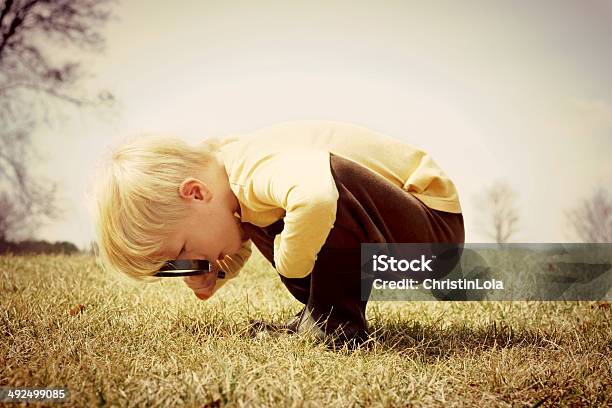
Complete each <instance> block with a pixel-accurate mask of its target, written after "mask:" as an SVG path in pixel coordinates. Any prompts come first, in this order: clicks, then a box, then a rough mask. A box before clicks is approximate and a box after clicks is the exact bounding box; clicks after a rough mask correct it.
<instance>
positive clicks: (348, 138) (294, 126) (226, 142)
mask: <svg viewBox="0 0 612 408" xmlns="http://www.w3.org/2000/svg"><path fill="white" fill-rule="evenodd" d="M330 152H331V153H334V154H335V155H338V156H342V157H344V158H346V159H349V160H352V161H354V162H356V163H358V164H360V165H362V166H365V167H367V168H368V169H370V170H372V171H374V172H375V173H378V174H379V175H381V176H383V177H384V178H386V179H387V180H389V181H390V182H391V183H393V184H395V185H396V186H398V187H401V188H402V189H404V190H405V191H407V192H409V193H411V194H413V195H414V196H415V197H417V198H418V199H419V200H420V201H422V202H423V203H424V204H425V205H427V206H428V207H430V208H433V209H437V210H441V211H446V212H452V213H461V206H460V204H459V197H458V193H457V190H456V188H455V186H454V184H453V182H452V181H451V180H450V178H449V177H448V176H446V174H445V173H444V172H443V171H442V170H441V169H440V168H439V167H438V165H437V164H436V163H435V162H434V161H433V159H432V158H431V157H430V156H429V155H428V154H427V153H426V152H424V151H423V150H421V149H419V148H417V147H415V146H413V145H410V144H407V143H405V142H402V141H399V140H397V139H394V138H391V137H389V136H385V135H383V134H380V133H378V132H375V131H373V130H371V129H368V128H365V127H363V126H359V125H355V124H351V123H346V122H338V121H330V120H297V121H288V122H281V123H278V124H275V125H271V126H267V127H264V128H261V129H258V130H256V131H254V132H252V133H250V134H246V135H239V134H230V135H227V136H225V137H223V138H222V146H221V156H222V159H223V162H224V164H225V168H226V170H227V174H228V176H229V183H230V188H231V189H232V191H233V192H234V194H235V195H236V197H237V198H238V201H239V203H240V209H241V221H242V222H249V223H251V224H254V225H257V226H260V227H265V226H268V225H270V224H272V223H274V222H276V221H278V220H279V219H281V218H283V217H284V229H283V231H282V233H281V234H279V235H277V237H276V239H275V241H274V263H275V264H276V269H277V271H278V272H279V273H280V274H281V275H283V276H286V277H290V278H300V277H304V276H307V275H308V274H309V273H310V272H311V271H312V268H313V266H314V263H315V261H316V259H317V254H318V252H319V251H320V249H321V247H322V246H323V244H324V243H325V241H326V239H327V236H328V235H329V232H330V230H331V229H332V227H333V225H334V221H335V219H336V204H337V200H338V196H339V195H338V190H337V188H336V185H335V183H334V180H333V177H332V175H331V170H330V164H329V153H330ZM250 254H251V241H250V240H248V241H246V242H245V243H243V246H242V248H241V249H240V251H239V252H237V253H236V254H232V255H228V256H226V259H224V261H225V265H223V267H225V269H226V276H227V279H231V278H233V277H235V276H236V275H237V274H238V272H239V271H240V269H241V268H242V266H243V265H244V263H245V262H246V261H247V260H248V258H249V256H250ZM222 262H223V261H222ZM223 283H224V281H218V287H220V286H222V284H223ZM216 289H218V288H216Z"/></svg>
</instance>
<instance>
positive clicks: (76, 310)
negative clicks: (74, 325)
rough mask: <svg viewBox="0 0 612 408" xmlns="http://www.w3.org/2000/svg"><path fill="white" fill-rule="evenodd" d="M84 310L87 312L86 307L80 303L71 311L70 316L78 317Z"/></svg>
mask: <svg viewBox="0 0 612 408" xmlns="http://www.w3.org/2000/svg"><path fill="white" fill-rule="evenodd" d="M83 310H85V305H84V304H82V303H79V304H78V305H76V306H75V307H73V308H72V309H70V316H76V315H78V314H79V313H81V312H83Z"/></svg>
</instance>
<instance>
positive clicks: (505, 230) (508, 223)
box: [476, 180, 519, 245]
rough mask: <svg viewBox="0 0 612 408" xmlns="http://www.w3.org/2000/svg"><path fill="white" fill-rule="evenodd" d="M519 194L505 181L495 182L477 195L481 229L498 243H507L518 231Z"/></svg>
mask: <svg viewBox="0 0 612 408" xmlns="http://www.w3.org/2000/svg"><path fill="white" fill-rule="evenodd" d="M517 199H518V194H517V193H516V191H514V190H513V189H512V187H511V186H510V185H509V184H508V183H507V182H505V181H502V180H498V181H495V182H493V183H492V184H491V185H490V186H489V187H488V188H486V189H485V191H484V192H483V193H482V194H481V195H480V196H479V197H477V205H476V206H477V208H478V209H479V213H480V214H479V220H480V226H479V229H480V230H481V232H483V233H484V234H485V235H486V236H487V237H489V238H491V239H493V240H494V241H495V242H497V243H498V244H500V245H501V244H504V243H507V242H508V241H509V240H510V238H511V237H512V236H513V235H514V234H515V233H516V232H517V231H518V221H519V211H518V208H517V204H516V203H517Z"/></svg>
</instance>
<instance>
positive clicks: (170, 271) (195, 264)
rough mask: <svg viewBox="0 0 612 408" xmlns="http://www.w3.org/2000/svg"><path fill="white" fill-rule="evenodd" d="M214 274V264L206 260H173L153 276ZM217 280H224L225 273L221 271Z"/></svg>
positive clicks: (167, 262)
mask: <svg viewBox="0 0 612 408" xmlns="http://www.w3.org/2000/svg"><path fill="white" fill-rule="evenodd" d="M211 272H212V264H211V263H210V262H209V261H207V260H205V259H173V260H171V261H166V262H165V263H164V265H163V266H162V267H161V268H159V270H158V271H157V272H156V273H155V274H154V275H153V276H158V277H162V278H168V277H175V276H193V275H204V274H207V273H211ZM217 278H219V279H224V278H225V272H224V271H222V270H219V271H218V272H217Z"/></svg>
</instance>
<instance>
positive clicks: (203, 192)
mask: <svg viewBox="0 0 612 408" xmlns="http://www.w3.org/2000/svg"><path fill="white" fill-rule="evenodd" d="M179 194H180V196H181V197H183V198H193V199H195V200H205V201H208V200H210V199H211V198H212V193H211V191H210V189H209V188H208V186H207V185H206V184H204V183H203V182H202V181H201V180H198V179H196V178H193V177H189V178H186V179H185V180H183V182H182V183H181V185H180V186H179Z"/></svg>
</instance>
